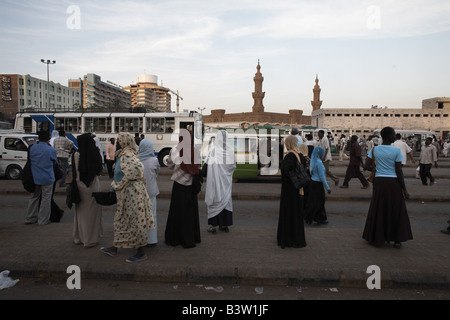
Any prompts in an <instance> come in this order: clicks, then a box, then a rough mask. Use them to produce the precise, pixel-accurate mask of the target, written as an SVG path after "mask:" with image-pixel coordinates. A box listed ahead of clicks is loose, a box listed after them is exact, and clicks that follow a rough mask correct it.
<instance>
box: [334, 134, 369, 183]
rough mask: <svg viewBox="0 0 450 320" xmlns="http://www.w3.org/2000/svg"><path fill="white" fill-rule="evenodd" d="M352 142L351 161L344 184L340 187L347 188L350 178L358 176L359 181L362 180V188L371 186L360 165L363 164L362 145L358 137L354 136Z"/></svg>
mask: <svg viewBox="0 0 450 320" xmlns="http://www.w3.org/2000/svg"><path fill="white" fill-rule="evenodd" d="M350 143H351V147H350V161H349V163H348V167H347V172H346V174H345V179H344V184H343V185H342V186H340V188H344V189H347V188H348V183H349V182H350V180H351V179H352V178H353V177H355V176H356V177H357V178H358V179H359V181H361V184H362V188H363V189H367V188H369V182H368V181H367V180H366V178H365V177H364V175H363V174H362V173H361V170H360V166H361V165H362V158H361V154H362V152H361V146H360V145H359V143H358V137H357V136H352V138H351V140H350Z"/></svg>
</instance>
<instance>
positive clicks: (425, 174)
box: [419, 138, 438, 186]
mask: <svg viewBox="0 0 450 320" xmlns="http://www.w3.org/2000/svg"><path fill="white" fill-rule="evenodd" d="M431 142H433V139H432V138H427V139H426V140H425V145H424V146H423V147H422V150H421V151H420V161H419V166H420V179H422V184H423V185H424V186H426V185H427V180H428V178H430V185H433V184H434V177H433V176H432V175H431V167H432V166H433V162H434V166H435V167H436V168H437V167H438V164H437V150H436V148H435V147H434V146H433V145H432V144H431Z"/></svg>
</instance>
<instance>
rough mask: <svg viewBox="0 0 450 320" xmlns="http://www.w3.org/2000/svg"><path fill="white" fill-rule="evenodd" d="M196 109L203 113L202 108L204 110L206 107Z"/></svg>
mask: <svg viewBox="0 0 450 320" xmlns="http://www.w3.org/2000/svg"><path fill="white" fill-rule="evenodd" d="M197 109H198V110H200V113H201V114H202V115H203V110H205V109H206V108H197Z"/></svg>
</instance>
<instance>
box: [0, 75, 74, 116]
mask: <svg viewBox="0 0 450 320" xmlns="http://www.w3.org/2000/svg"><path fill="white" fill-rule="evenodd" d="M0 82H1V90H2V97H1V100H0V107H1V108H0V112H2V113H3V114H4V115H5V116H6V117H7V118H10V119H13V118H14V116H15V114H16V113H17V112H21V111H27V110H35V111H54V112H62V111H73V110H76V108H77V106H78V105H79V104H81V92H80V90H79V89H76V88H71V87H70V86H69V87H66V86H63V85H61V84H60V83H54V82H53V81H50V82H49V83H47V80H41V79H38V78H35V77H32V76H30V75H29V74H27V75H20V74H1V75H0Z"/></svg>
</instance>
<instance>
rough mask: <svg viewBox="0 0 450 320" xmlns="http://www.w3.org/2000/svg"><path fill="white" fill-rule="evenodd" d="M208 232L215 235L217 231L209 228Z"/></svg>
mask: <svg viewBox="0 0 450 320" xmlns="http://www.w3.org/2000/svg"><path fill="white" fill-rule="evenodd" d="M208 232H209V233H212V234H215V233H216V232H217V231H216V228H213V227H209V228H208Z"/></svg>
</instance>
